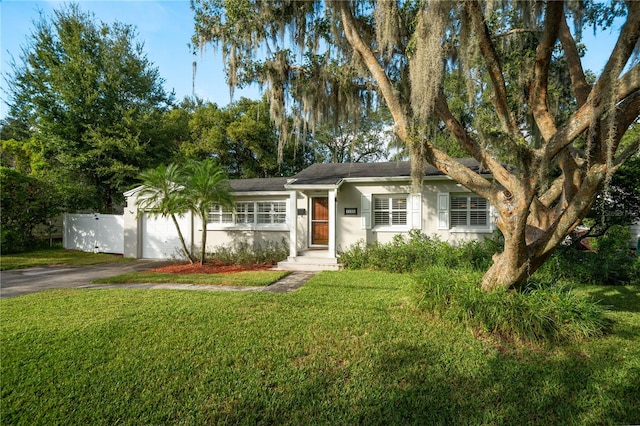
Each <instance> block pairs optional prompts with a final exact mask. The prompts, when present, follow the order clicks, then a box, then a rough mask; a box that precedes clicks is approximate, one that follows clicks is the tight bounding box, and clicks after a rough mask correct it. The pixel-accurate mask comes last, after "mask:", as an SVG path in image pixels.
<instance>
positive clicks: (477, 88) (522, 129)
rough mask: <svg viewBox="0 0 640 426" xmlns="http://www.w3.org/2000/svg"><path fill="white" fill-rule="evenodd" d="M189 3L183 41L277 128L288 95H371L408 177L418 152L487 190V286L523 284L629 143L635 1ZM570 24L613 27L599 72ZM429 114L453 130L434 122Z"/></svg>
mask: <svg viewBox="0 0 640 426" xmlns="http://www.w3.org/2000/svg"><path fill="white" fill-rule="evenodd" d="M192 6H193V9H194V11H195V35H194V45H195V46H196V47H199V48H201V49H202V48H204V47H206V46H208V45H213V46H215V47H217V48H219V49H220V50H221V51H222V53H223V55H224V58H225V62H226V65H227V76H228V83H229V84H230V85H231V87H232V88H233V87H235V86H242V85H245V84H249V83H254V82H257V83H259V84H260V85H263V86H264V87H265V88H266V89H265V92H266V94H267V98H268V100H269V104H270V114H271V117H272V120H273V122H274V124H275V125H276V127H278V128H279V129H280V131H279V133H280V143H281V144H282V143H285V142H287V141H288V140H289V138H288V135H289V133H288V132H289V131H290V130H289V129H290V127H289V122H288V121H287V120H286V118H285V117H286V112H287V111H293V112H296V111H299V112H300V115H302V116H304V117H305V118H306V120H304V121H306V122H308V123H310V124H311V127H312V128H314V127H315V123H316V122H320V121H322V120H323V119H324V118H327V117H334V116H339V117H351V118H354V117H357V116H359V114H360V111H361V110H363V109H364V110H365V111H368V110H370V109H374V108H375V107H376V105H377V104H378V103H381V102H384V103H385V104H386V106H387V107H388V109H389V111H390V113H391V116H392V117H393V121H394V131H395V133H396V135H397V137H398V138H399V139H400V140H401V141H402V142H403V143H404V144H405V146H406V147H408V149H409V151H410V153H411V155H412V160H413V161H414V171H415V173H414V174H415V178H416V184H419V183H420V176H421V175H422V173H421V171H422V166H423V164H424V163H425V162H428V163H430V164H432V165H434V166H435V167H437V168H438V169H439V170H441V171H442V172H443V173H445V174H447V175H448V176H450V177H452V178H453V179H455V180H456V181H458V182H459V183H461V184H462V185H463V186H465V187H466V188H468V189H469V190H471V191H474V192H476V193H477V194H478V195H480V196H482V197H484V198H486V199H488V200H489V201H490V203H491V204H492V205H493V207H494V208H495V210H496V214H497V219H496V225H497V226H498V228H499V229H500V230H501V231H502V233H503V235H504V237H505V238H504V240H505V243H504V247H503V251H502V252H501V253H499V254H496V256H494V264H493V265H492V266H491V267H490V268H489V270H488V271H487V273H486V274H485V276H484V278H483V283H482V285H483V288H484V289H486V290H492V289H495V288H520V287H521V286H522V285H523V283H524V282H525V281H526V280H527V278H528V276H529V275H530V274H532V273H533V272H534V271H535V270H536V269H537V268H538V267H539V266H540V265H541V264H543V263H544V262H545V260H546V259H548V258H549V256H550V255H551V254H552V252H553V251H554V250H555V249H556V247H557V246H558V245H559V244H560V243H561V242H562V241H563V240H564V238H565V236H566V235H568V234H569V233H570V232H571V231H572V230H573V229H575V227H576V226H578V224H580V223H581V222H582V220H583V218H584V217H585V216H586V215H587V213H588V212H589V211H590V208H591V206H592V204H593V202H594V200H595V199H596V197H597V195H598V194H599V193H600V191H601V190H602V189H603V188H604V187H605V186H606V185H607V184H608V183H609V182H610V181H611V177H612V176H613V174H614V172H615V171H616V170H618V169H619V168H620V167H621V166H622V164H623V163H624V162H625V161H626V160H627V159H629V158H630V157H632V156H633V155H634V154H635V153H637V152H638V149H639V146H640V139H635V140H633V141H631V142H629V143H628V144H621V143H620V142H621V140H622V137H623V135H624V134H625V132H626V131H627V129H628V128H629V126H630V125H631V124H632V123H633V122H634V121H636V120H637V118H638V114H639V111H640V65H639V64H638V56H637V55H634V51H636V48H637V46H638V39H639V37H640V2H637V1H627V2H623V1H619V0H612V1H609V2H595V1H592V0H588V1H582V2H564V1H538V2H528V1H525V2H508V1H507V2H495V1H475V0H468V1H463V0H461V1H420V0H418V1H372V0H351V1H330V2H327V3H324V2H321V1H306V2H297V1H293V0H285V1H278V2H264V1H257V0H234V1H224V0H193V1H192ZM616 20H617V21H616ZM614 21H615V26H614V25H613V24H614ZM583 28H589V30H593V31H595V32H596V33H600V32H602V31H607V32H609V31H611V32H613V33H617V37H618V38H617V42H616V44H615V46H614V48H613V50H612V51H611V52H608V53H604V52H603V53H602V54H603V55H605V57H607V58H608V60H607V63H606V65H605V67H604V69H603V70H602V72H601V73H600V75H599V76H598V77H597V78H596V79H594V78H593V77H594V76H593V75H592V74H589V72H587V71H586V70H585V69H584V68H583V65H582V62H581V55H582V54H583V53H584V48H585V46H583V45H582V39H581V35H582V29H583ZM298 122H303V120H298ZM434 129H437V130H446V132H447V133H449V135H450V136H449V137H447V138H443V139H438V138H434V137H433V135H434V132H435V131H434ZM440 141H443V142H446V143H449V142H451V141H455V142H456V143H457V145H458V147H459V148H460V149H461V150H462V151H463V152H464V153H466V154H467V156H470V157H473V158H475V159H476V160H477V161H478V162H479V163H480V164H481V166H482V169H483V170H484V171H488V172H490V173H491V175H492V178H491V179H488V178H486V177H485V176H483V175H482V174H480V173H478V172H476V171H474V170H472V169H470V168H467V167H465V166H463V165H462V164H460V163H458V162H457V161H455V159H454V157H453V156H451V155H449V154H448V153H447V152H448V151H449V149H446V146H445V147H443V146H441V145H440V143H439V142H440Z"/></svg>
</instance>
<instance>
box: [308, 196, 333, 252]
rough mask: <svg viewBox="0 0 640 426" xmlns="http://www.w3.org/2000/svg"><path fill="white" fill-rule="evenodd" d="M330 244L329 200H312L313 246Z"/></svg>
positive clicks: (324, 198)
mask: <svg viewBox="0 0 640 426" xmlns="http://www.w3.org/2000/svg"><path fill="white" fill-rule="evenodd" d="M327 244H329V198H328V197H313V198H312V199H311V245H314V246H326V245H327Z"/></svg>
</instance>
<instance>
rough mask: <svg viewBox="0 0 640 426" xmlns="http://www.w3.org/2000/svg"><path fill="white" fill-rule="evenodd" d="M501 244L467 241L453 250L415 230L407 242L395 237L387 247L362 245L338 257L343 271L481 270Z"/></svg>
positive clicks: (486, 266) (491, 241)
mask: <svg viewBox="0 0 640 426" xmlns="http://www.w3.org/2000/svg"><path fill="white" fill-rule="evenodd" d="M499 247H501V244H500V243H499V242H498V241H497V240H496V239H491V238H487V239H485V240H483V241H468V242H465V243H462V244H460V245H459V246H457V247H454V246H452V245H450V244H449V243H447V242H445V241H442V240H441V239H440V238H439V237H438V236H434V237H430V236H428V235H425V234H423V233H421V232H420V231H417V230H412V231H410V232H409V235H408V237H407V238H405V237H404V236H403V235H402V234H398V235H395V236H394V238H393V240H392V241H391V242H389V243H387V244H381V243H378V242H375V243H373V244H369V245H365V244H364V242H363V241H359V242H358V243H357V244H355V245H353V246H351V247H349V248H347V249H346V250H345V251H343V252H342V253H341V254H340V263H342V264H343V265H344V267H345V268H347V269H375V270H380V271H389V272H400V273H403V272H417V271H421V270H424V269H425V268H428V267H430V266H434V265H441V266H447V267H450V268H462V269H471V270H484V269H487V268H488V267H489V266H490V265H491V256H492V255H493V253H495V252H496V251H497V250H498V249H499Z"/></svg>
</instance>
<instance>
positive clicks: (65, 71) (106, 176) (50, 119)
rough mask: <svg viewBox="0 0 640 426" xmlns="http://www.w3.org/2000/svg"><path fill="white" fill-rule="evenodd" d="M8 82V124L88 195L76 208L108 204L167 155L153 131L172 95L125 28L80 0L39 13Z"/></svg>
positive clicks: (60, 177)
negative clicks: (32, 141)
mask: <svg viewBox="0 0 640 426" xmlns="http://www.w3.org/2000/svg"><path fill="white" fill-rule="evenodd" d="M6 79H7V83H8V92H9V95H10V98H9V106H10V110H9V115H10V119H9V120H8V123H9V124H12V128H14V129H25V128H26V129H29V131H30V132H31V133H32V137H33V138H35V139H36V140H37V143H38V144H40V146H41V147H42V156H43V157H44V159H46V167H45V170H46V171H47V179H52V180H53V182H65V181H66V182H73V183H74V185H75V186H77V187H78V190H77V191H76V192H85V193H86V194H90V196H88V197H85V200H84V202H83V204H84V205H82V206H78V207H84V208H93V209H98V210H109V209H111V207H112V205H113V204H114V202H115V201H120V199H119V197H120V196H121V195H120V193H121V192H122V190H124V189H125V188H126V187H128V186H129V185H130V184H131V183H132V182H133V181H134V178H135V177H136V176H137V174H138V173H139V170H140V169H141V168H146V167H148V166H150V165H153V164H157V162H158V161H160V160H163V159H166V158H167V157H168V156H170V155H171V154H172V151H171V146H170V145H167V143H166V140H165V139H164V137H163V135H158V134H156V133H155V132H154V129H155V128H157V127H158V125H157V124H158V120H159V119H160V118H161V117H162V115H161V114H160V112H161V111H162V110H164V109H165V108H166V107H167V105H168V104H169V103H170V102H171V98H172V96H171V95H169V94H167V93H166V92H165V91H164V89H163V87H162V84H163V80H162V79H161V78H160V76H159V73H158V70H157V68H155V67H154V66H153V64H152V63H151V62H150V61H149V60H148V59H147V57H146V55H145V54H144V51H143V44H142V43H140V42H138V41H136V32H135V29H134V28H133V27H131V26H129V25H124V24H120V23H114V24H112V25H108V24H105V23H98V22H96V20H95V18H94V16H93V15H92V14H90V13H85V12H83V11H81V10H80V7H79V6H78V5H77V4H71V5H69V6H66V7H63V8H62V9H59V10H57V11H55V13H54V16H53V17H52V18H51V19H47V17H45V16H41V18H40V21H39V22H37V23H35V28H34V31H33V32H32V34H31V36H30V38H29V39H28V41H27V43H26V44H25V45H24V46H23V48H22V54H21V57H20V58H19V61H18V62H15V61H14V62H13V64H12V67H11V72H10V73H9V74H8V75H7V76H6ZM16 123H18V124H16ZM3 128H4V126H3ZM30 136H31V135H30ZM16 139H17V140H24V139H25V138H16Z"/></svg>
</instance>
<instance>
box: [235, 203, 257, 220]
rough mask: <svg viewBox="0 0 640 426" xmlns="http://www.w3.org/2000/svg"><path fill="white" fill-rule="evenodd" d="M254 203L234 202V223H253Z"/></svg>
mask: <svg viewBox="0 0 640 426" xmlns="http://www.w3.org/2000/svg"><path fill="white" fill-rule="evenodd" d="M254 212H255V205H254V203H252V202H249V203H246V202H243V203H236V223H254V222H255V215H254Z"/></svg>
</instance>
